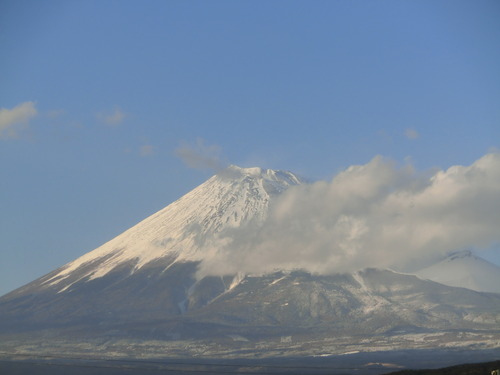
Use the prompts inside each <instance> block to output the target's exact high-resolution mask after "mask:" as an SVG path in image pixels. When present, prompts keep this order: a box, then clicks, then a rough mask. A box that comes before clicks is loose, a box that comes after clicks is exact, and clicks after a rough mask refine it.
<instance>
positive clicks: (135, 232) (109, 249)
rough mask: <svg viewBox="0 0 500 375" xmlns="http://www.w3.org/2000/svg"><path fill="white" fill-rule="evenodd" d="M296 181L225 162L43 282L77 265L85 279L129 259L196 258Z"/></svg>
mask: <svg viewBox="0 0 500 375" xmlns="http://www.w3.org/2000/svg"><path fill="white" fill-rule="evenodd" d="M301 182H302V180H301V178H299V177H298V176H296V175H294V174H293V173H291V172H287V171H278V170H272V169H262V168H240V167H237V166H234V165H231V166H229V167H228V168H226V169H224V170H222V171H220V172H219V173H218V174H216V175H215V176H213V177H211V178H210V179H208V180H207V181H206V182H205V183H203V184H201V185H200V186H198V187H197V188H195V189H194V190H192V191H191V192H189V193H187V194H186V195H184V196H183V197H181V198H180V199H178V200H177V201H175V202H173V203H172V204H170V205H168V206H167V207H165V208H164V209H162V210H160V211H158V212H157V213H155V214H153V215H152V216H150V217H148V218H147V219H145V220H143V221H141V222H140V223H138V224H137V225H135V226H134V227H132V228H130V229H129V230H127V231H125V232H124V233H122V234H121V235H119V236H117V237H115V238H114V239H112V240H111V241H109V242H107V243H105V244H104V245H102V246H100V247H99V248H97V249H95V250H93V251H91V252H89V253H87V254H85V255H83V256H82V257H80V258H78V259H76V260H75V261H73V262H71V263H69V264H67V265H66V266H64V267H62V269H61V271H60V272H58V273H57V274H56V275H54V276H53V277H51V278H50V279H49V280H47V282H46V283H47V285H54V284H57V283H60V282H61V281H62V280H64V279H66V278H67V277H68V276H69V275H70V274H72V273H73V272H74V271H76V270H78V269H80V271H81V276H80V278H79V279H80V280H81V279H85V278H88V279H90V280H91V279H95V278H98V277H102V276H104V275H106V274H107V273H108V272H110V271H111V270H113V269H115V268H116V267H118V266H119V265H121V264H124V263H133V265H134V267H135V268H136V269H138V268H141V267H143V266H144V265H146V264H148V263H150V262H152V261H154V260H157V259H163V260H165V261H166V262H168V263H170V264H171V263H172V262H175V261H180V260H182V261H199V260H202V259H203V258H204V256H207V254H206V252H204V249H203V244H204V243H206V241H209V240H210V239H212V238H213V236H215V235H217V233H219V232H221V231H222V230H224V229H228V228H234V227H239V226H241V225H242V224H244V223H250V222H256V223H258V222H262V221H263V220H264V219H265V218H266V216H267V212H268V207H269V203H270V201H271V200H272V199H273V197H275V196H276V195H278V194H279V193H281V192H283V191H284V190H286V189H287V188H289V187H290V186H293V185H298V184H300V183H301ZM84 269H85V271H83V270H84ZM80 271H79V272H80ZM67 287H69V285H66V286H65V287H64V288H63V289H65V288H67Z"/></svg>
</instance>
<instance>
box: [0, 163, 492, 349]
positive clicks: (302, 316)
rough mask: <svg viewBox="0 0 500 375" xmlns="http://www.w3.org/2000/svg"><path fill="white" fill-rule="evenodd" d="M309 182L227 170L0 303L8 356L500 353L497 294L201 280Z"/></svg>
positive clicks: (382, 278) (376, 277) (384, 284)
mask: <svg viewBox="0 0 500 375" xmlns="http://www.w3.org/2000/svg"><path fill="white" fill-rule="evenodd" d="M301 183H303V181H302V179H300V178H299V177H297V176H296V175H294V174H293V173H291V172H284V171H274V170H266V169H260V168H238V167H235V166H231V167H229V168H228V169H226V170H224V171H222V172H220V173H219V174H217V175H216V176H214V177H212V178H210V179H209V180H208V181H206V182H205V183H203V184H202V185H200V186H199V187H197V188H195V189H194V190H192V191H191V192H189V193H188V194H186V195H185V196H183V197H181V198H180V199H179V200H177V201H176V202H174V203H172V204H170V205H169V206H167V207H166V208H164V209H162V210H160V211H159V212H157V213H156V214H154V215H152V216H150V217H149V218H147V219H145V220H144V221H142V222H140V223H139V224H137V225H136V226H134V227H132V228H130V229H129V230H127V231H125V232H124V233H123V234H121V235H119V236H118V237H116V238H114V239H112V240H111V241H109V242H107V243H106V244H104V245H102V246H101V247H99V248H97V249H95V250H93V251H91V252H89V253H87V254H85V255H83V256H82V257H80V258H78V259H76V260H75V261H73V262H71V263H69V264H67V265H65V266H63V267H61V268H59V269H57V270H55V271H53V272H51V273H49V274H48V275H45V276H43V277H41V278H39V279H37V280H34V281H33V282H31V283H29V284H28V285H26V286H24V287H21V288H19V289H17V290H15V291H13V292H11V293H9V294H7V295H5V296H3V297H1V298H0V352H2V351H3V352H4V353H13V352H16V353H18V354H19V353H24V354H25V355H30V354H32V353H36V354H37V355H40V353H41V354H46V355H51V354H52V353H59V354H66V355H73V356H96V355H102V353H106V355H108V356H112V357H136V358H143V357H150V358H153V357H154V358H164V357H170V358H171V357H183V358H188V357H210V358H225V359H229V358H259V357H283V356H288V357H303V356H309V357H310V356H318V357H321V358H323V357H325V356H332V355H340V354H345V353H352V352H359V351H369V352H370V351H375V350H379V351H394V350H396V349H398V350H403V349H419V350H423V349H435V348H439V347H441V348H453V349H454V350H458V349H460V350H466V349H467V350H472V349H474V350H475V351H478V350H480V351H481V352H482V353H486V351H488V350H491V349H495V348H498V347H500V344H499V343H500V329H499V323H500V294H493V293H481V292H477V291H474V290H469V289H464V288H455V287H450V286H447V285H443V284H440V283H436V282H433V281H430V280H422V279H421V278H419V277H417V276H415V275H409V274H403V273H397V272H393V271H389V270H382V269H365V270H360V271H357V272H352V273H344V274H331V275H317V274H311V273H309V272H306V271H304V270H276V271H275V272H272V273H268V274H259V275H246V274H241V273H229V274H227V275H223V276H202V275H199V274H198V269H199V265H200V263H201V262H203V261H205V260H207V259H211V257H213V254H214V251H216V250H217V249H214V248H212V245H211V244H212V243H214V242H212V241H213V240H214V239H217V238H218V236H219V235H221V234H227V233H231V230H233V229H234V228H239V227H241V226H244V225H245V226H248V228H256V230H258V228H259V226H262V225H263V223H264V221H265V218H266V216H267V215H268V209H269V207H270V205H271V204H272V202H273V200H275V199H276V198H277V197H278V196H279V195H280V194H281V193H282V192H283V191H285V190H287V189H289V188H292V187H293V186H295V185H298V184H301ZM255 233H257V232H255ZM483 359H484V358H483Z"/></svg>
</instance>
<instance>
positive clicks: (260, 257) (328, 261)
mask: <svg viewBox="0 0 500 375" xmlns="http://www.w3.org/2000/svg"><path fill="white" fill-rule="evenodd" d="M499 213H500V153H491V154H487V155H485V156H484V157H482V158H481V159H479V160H477V161H476V162H474V163H473V164H472V165H470V166H453V167H451V168H449V169H447V170H438V171H435V172H433V173H428V174H427V175H426V174H423V173H418V172H417V171H415V170H414V169H413V168H412V167H411V166H410V165H406V166H403V167H398V166H397V165H396V164H395V163H393V162H391V161H389V160H386V159H384V158H382V157H375V158H374V159H373V160H371V161H370V162H369V163H367V164H365V165H357V166H351V167H349V168H348V169H346V170H345V171H343V172H341V173H340V174H338V175H337V176H335V177H334V178H333V179H332V181H330V182H324V181H321V182H316V183H313V184H307V185H301V186H297V187H293V188H290V189H289V190H288V191H287V192H285V193H284V194H283V195H282V196H281V197H280V198H279V199H278V200H277V201H276V202H274V205H273V206H272V207H271V209H270V213H269V216H268V218H267V220H266V222H265V223H264V225H263V226H262V227H259V228H250V227H247V228H239V229H232V230H229V231H226V232H225V233H222V234H221V236H220V237H219V238H218V239H217V240H216V241H215V242H214V243H213V244H212V246H213V249H215V251H214V252H215V254H216V255H215V256H214V257H212V258H210V259H206V260H205V261H203V262H202V264H201V265H200V270H199V273H200V275H207V274H215V275H220V274H228V273H234V272H245V273H264V272H271V271H273V270H276V269H306V270H308V271H310V272H315V273H320V274H326V273H333V272H350V271H354V270H358V269H362V268H366V267H380V268H393V269H396V270H403V271H404V270H406V271H411V270H415V269H418V268H420V267H423V266H425V265H427V264H428V263H429V262H431V261H434V260H436V259H437V258H438V257H441V256H443V255H444V254H446V253H448V252H450V251H453V250H461V249H464V248H474V249H482V248H488V247H490V246H491V245H493V244H495V243H499V242H500V214H499Z"/></svg>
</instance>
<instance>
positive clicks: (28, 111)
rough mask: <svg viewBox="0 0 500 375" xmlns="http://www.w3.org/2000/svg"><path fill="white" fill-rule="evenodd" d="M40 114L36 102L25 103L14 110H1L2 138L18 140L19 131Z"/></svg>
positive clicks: (0, 132) (0, 136)
mask: <svg viewBox="0 0 500 375" xmlns="http://www.w3.org/2000/svg"><path fill="white" fill-rule="evenodd" d="M37 114H38V112H37V110H36V108H35V103H34V102H24V103H21V104H19V105H17V106H16V107H14V108H12V109H7V108H1V109H0V138H4V139H6V138H16V137H18V135H19V131H20V130H22V129H23V128H24V127H25V126H26V124H27V123H28V122H29V121H30V120H31V119H32V118H33V117H35V116H36V115H37Z"/></svg>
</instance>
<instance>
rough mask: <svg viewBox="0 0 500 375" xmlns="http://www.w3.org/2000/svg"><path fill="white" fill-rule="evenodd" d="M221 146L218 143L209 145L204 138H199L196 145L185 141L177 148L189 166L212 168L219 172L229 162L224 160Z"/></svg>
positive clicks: (176, 153)
mask: <svg viewBox="0 0 500 375" xmlns="http://www.w3.org/2000/svg"><path fill="white" fill-rule="evenodd" d="M221 153H222V151H221V148H220V147H219V146H217V145H207V144H205V141H204V140H203V139H202V138H198V139H197V140H196V143H195V144H194V145H191V144H188V143H183V144H181V146H179V147H178V148H177V149H176V150H175V155H176V156H177V157H179V158H180V159H181V160H182V161H183V162H184V163H185V164H186V165H187V166H188V167H190V168H195V169H202V170H203V169H210V170H212V171H215V172H219V171H221V170H222V169H224V168H225V167H226V166H227V164H226V163H224V162H223V161H222V158H221Z"/></svg>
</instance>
